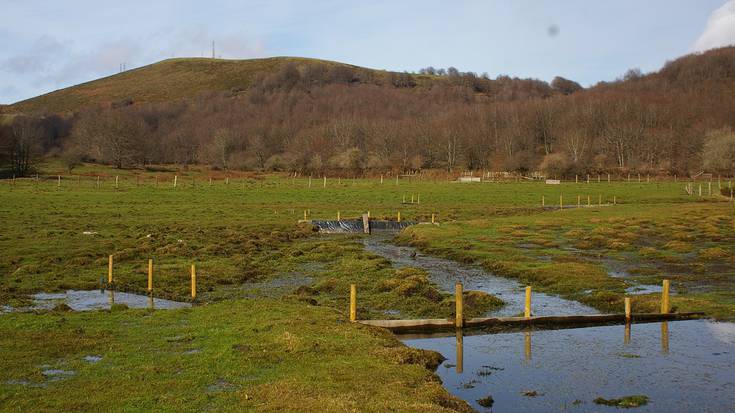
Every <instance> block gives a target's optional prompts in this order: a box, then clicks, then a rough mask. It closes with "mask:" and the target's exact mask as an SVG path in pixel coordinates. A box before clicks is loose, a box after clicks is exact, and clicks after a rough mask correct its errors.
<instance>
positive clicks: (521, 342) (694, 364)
mask: <svg viewBox="0 0 735 413" xmlns="http://www.w3.org/2000/svg"><path fill="white" fill-rule="evenodd" d="M388 241H389V238H388V236H379V237H366V238H364V239H363V243H364V245H365V249H366V250H367V251H369V252H372V253H374V254H377V255H380V256H382V257H384V258H386V259H388V260H390V261H391V262H392V263H393V265H395V266H397V267H414V268H421V269H423V270H425V271H426V272H427V273H428V275H429V277H430V279H431V281H433V282H434V283H436V284H437V285H438V286H439V287H440V288H442V289H443V290H445V291H447V292H451V291H452V290H453V288H454V283H455V282H461V283H462V284H463V285H464V286H465V289H466V290H480V291H484V292H487V293H489V294H492V295H495V296H497V297H499V298H501V299H502V300H504V301H505V302H506V305H505V306H504V307H503V308H502V309H500V310H498V311H495V312H493V313H491V314H489V315H496V316H503V315H516V314H518V313H520V312H521V311H522V309H523V300H524V289H523V286H522V285H520V284H519V283H518V282H516V281H515V280H511V279H507V278H503V277H498V276H495V275H493V274H490V273H487V272H485V271H483V270H482V269H480V268H476V267H472V266H463V265H461V264H458V263H456V262H454V261H450V260H445V259H441V258H436V257H431V256H426V255H423V254H421V253H420V252H419V251H418V250H416V249H415V248H411V247H405V246H396V245H392V244H390V243H389V242H388ZM533 311H534V313H535V314H537V315H569V314H595V313H597V311H596V310H594V309H593V308H590V307H588V306H585V305H583V304H580V303H578V302H576V301H570V300H565V299H562V298H559V297H556V296H553V295H548V294H543V293H535V294H534V296H533ZM402 339H403V341H404V343H405V344H406V345H408V346H411V347H415V348H421V349H427V350H434V351H437V352H439V353H441V354H442V355H443V356H444V357H445V358H447V360H446V361H445V362H444V363H443V364H442V365H441V366H440V367H439V368H438V370H437V374H438V375H439V376H440V378H441V379H442V383H443V384H444V386H445V387H446V388H447V390H448V391H449V392H450V393H452V394H453V395H455V396H457V397H459V398H462V399H464V400H466V401H467V402H468V403H470V405H472V406H473V407H474V408H475V409H477V410H478V411H481V412H482V411H494V412H503V411H505V412H511V411H512V412H515V411H523V412H550V411H580V412H583V411H585V412H586V411H610V412H612V411H618V408H617V407H613V406H607V405H602V404H597V403H595V402H594V400H595V399H597V398H598V397H601V398H603V399H607V400H610V399H618V398H622V397H626V396H634V395H640V396H645V397H646V398H647V404H645V405H643V406H641V407H639V408H637V409H636V411H640V412H735V373H733V371H735V324H733V323H715V322H710V321H705V320H690V321H675V322H662V323H652V324H634V325H632V326H631V325H628V326H600V327H587V328H577V329H564V330H533V331H532V330H528V331H521V332H508V333H497V334H485V335H472V336H466V337H463V336H462V335H461V332H460V333H458V334H457V335H456V336H452V337H434V338H420V337H419V336H403V337H402ZM488 396H489V397H490V398H488ZM483 399H484V400H483ZM480 400H483V402H482V404H481V403H480ZM491 400H492V402H491Z"/></svg>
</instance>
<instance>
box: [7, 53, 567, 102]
mask: <svg viewBox="0 0 735 413" xmlns="http://www.w3.org/2000/svg"><path fill="white" fill-rule="evenodd" d="M287 66H290V68H295V69H296V70H297V71H298V72H299V73H298V74H297V73H294V72H293V71H291V70H290V68H289V67H287ZM432 70H433V69H432ZM296 78H298V79H299V80H300V82H301V86H302V87H303V88H311V87H314V86H322V85H325V84H334V83H341V84H363V85H365V84H368V85H378V86H387V87H390V88H404V89H427V88H430V87H433V86H436V85H443V86H452V87H463V88H467V89H468V90H472V91H473V92H474V93H475V94H476V95H477V96H478V97H484V98H491V99H498V100H518V99H527V98H534V97H549V96H551V95H553V94H555V93H564V92H563V91H562V90H555V89H554V86H553V85H549V84H548V83H546V82H544V81H540V80H536V79H519V78H511V77H508V76H500V77H498V78H497V79H494V80H493V79H490V78H488V77H483V76H478V75H477V74H476V73H472V72H459V71H458V70H456V69H454V68H449V69H447V71H446V72H444V71H442V72H440V73H438V74H429V73H425V72H424V73H419V74H416V73H406V72H389V71H385V70H375V69H368V68H364V67H359V66H354V65H349V64H345V63H339V62H333V61H327V60H320V59H311V58H301V57H272V58H264V59H249V60H225V59H207V58H180V59H168V60H164V61H161V62H158V63H154V64H151V65H148V66H144V67H141V68H138V69H132V70H128V71H126V72H123V73H119V74H115V75H112V76H108V77H105V78H101V79H97V80H93V81H90V82H86V83H82V84H79V85H76V86H71V87H68V88H65V89H60V90H57V91H54V92H51V93H47V94H44V95H41V96H37V97H34V98H30V99H27V100H23V101H20V102H16V103H14V104H11V105H6V106H5V107H0V113H27V114H32V113H65V112H67V113H68V112H75V111H79V110H81V109H84V108H88V107H92V106H100V105H101V106H103V107H104V106H111V105H112V106H125V105H127V104H129V103H134V104H136V105H140V104H146V103H166V102H172V101H175V100H178V99H187V98H188V99H191V98H195V97H197V96H198V95H200V94H202V93H208V92H214V93H216V92H236V93H239V92H242V91H246V90H248V89H249V88H250V87H251V86H252V85H253V84H254V83H258V85H260V86H262V88H263V89H271V90H272V89H282V88H283V87H284V86H287V87H291V86H293V80H294V79H296ZM258 80H260V82H257V81H258Z"/></svg>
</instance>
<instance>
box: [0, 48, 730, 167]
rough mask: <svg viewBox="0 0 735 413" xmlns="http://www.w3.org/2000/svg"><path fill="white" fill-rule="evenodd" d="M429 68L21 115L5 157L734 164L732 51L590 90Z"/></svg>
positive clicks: (365, 163)
mask: <svg viewBox="0 0 735 413" xmlns="http://www.w3.org/2000/svg"><path fill="white" fill-rule="evenodd" d="M421 75H422V76H426V77H428V79H429V80H430V81H429V82H428V83H427V82H426V79H424V80H423V81H422V82H423V84H421V85H419V82H417V77H416V76H415V75H412V74H407V73H390V74H388V75H387V76H386V77H384V78H376V77H375V75H374V74H373V73H371V72H370V71H366V70H364V69H359V68H351V67H348V66H341V67H339V68H334V67H328V66H325V65H320V64H319V63H311V64H301V65H285V66H284V67H282V68H281V70H279V71H278V72H276V73H271V74H267V75H263V76H261V77H260V78H259V79H257V80H256V81H255V82H254V84H253V85H252V86H251V87H249V88H248V89H247V90H242V91H226V92H212V93H207V94H203V95H200V96H198V97H197V98H195V99H190V100H185V101H178V102H168V103H160V104H145V105H137V104H135V102H132V101H126V102H117V103H116V104H114V105H109V106H107V107H94V108H88V109H86V110H83V111H81V112H78V113H75V114H73V115H70V116H59V115H50V116H49V115H47V116H16V117H15V118H14V120H13V121H12V122H7V121H6V122H4V126H0V163H3V164H4V165H6V170H8V171H10V170H12V171H13V173H16V174H18V175H23V174H27V173H28V172H29V171H31V170H32V163H33V159H35V158H37V157H38V156H40V155H41V154H44V153H49V152H52V153H56V152H58V153H59V154H60V155H61V156H62V157H63V159H64V160H65V162H66V163H67V165H68V166H69V167H70V168H73V167H74V165H76V164H78V163H79V162H80V161H82V160H88V161H96V162H102V163H107V164H110V165H113V166H115V167H118V168H128V167H141V166H146V165H151V164H179V165H182V166H186V165H191V164H208V165H211V166H212V167H214V168H220V169H245V170H269V171H294V172H301V173H324V172H329V171H338V172H339V173H342V174H345V175H353V176H360V175H364V174H367V173H381V172H385V171H396V172H398V171H411V170H420V169H445V170H448V171H455V170H495V171H517V172H522V173H526V172H530V171H537V170H541V171H544V172H545V173H547V174H549V175H555V176H569V175H574V174H580V175H581V174H586V173H607V172H614V173H625V172H645V173H651V174H679V175H686V174H690V173H697V172H699V171H701V170H704V169H706V170H708V171H710V172H719V173H725V174H731V173H732V172H733V165H734V163H735V134H734V133H733V132H732V128H733V127H735V125H734V124H733V123H735V93H733V92H735V49H734V48H724V49H718V50H714V51H710V52H707V53H705V54H701V55H690V56H685V57H683V58H681V59H678V60H676V61H673V62H670V63H668V64H667V65H666V66H664V68H662V69H661V70H660V71H659V72H656V73H652V74H648V75H644V74H642V73H640V71H638V70H631V71H629V72H628V73H626V74H625V75H624V76H623V77H621V78H620V79H618V80H616V81H614V82H607V83H605V82H601V83H600V84H597V85H595V86H594V87H591V88H588V89H584V88H582V87H581V86H580V85H579V84H577V83H576V82H573V81H570V80H568V79H564V78H556V79H554V81H552V82H551V83H550V84H549V83H546V82H542V81H538V80H531V79H513V78H509V77H506V76H499V77H498V78H496V79H490V78H489V77H488V76H486V75H479V76H478V75H476V74H474V73H471V72H464V73H463V72H459V71H458V70H456V69H454V68H450V69H447V70H438V69H433V68H426V69H422V70H421ZM418 80H419V81H421V79H418Z"/></svg>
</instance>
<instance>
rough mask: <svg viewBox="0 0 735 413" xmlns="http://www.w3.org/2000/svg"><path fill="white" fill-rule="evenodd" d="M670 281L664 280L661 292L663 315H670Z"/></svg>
mask: <svg viewBox="0 0 735 413" xmlns="http://www.w3.org/2000/svg"><path fill="white" fill-rule="evenodd" d="M669 286H670V282H669V280H664V282H663V288H662V290H661V314H668V313H669Z"/></svg>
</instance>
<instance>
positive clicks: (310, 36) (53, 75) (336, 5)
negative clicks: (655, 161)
mask: <svg viewBox="0 0 735 413" xmlns="http://www.w3.org/2000/svg"><path fill="white" fill-rule="evenodd" d="M0 15H1V16H2V25H0V103H13V102H16V101H19V100H23V99H27V98H30V97H33V96H37V95H39V94H43V93H47V92H50V91H53V90H56V89H60V88H64V87H68V86H72V85H75V84H78V83H81V82H85V81H89V80H93V79H96V78H99V77H103V76H108V75H111V74H114V73H117V72H119V71H120V67H121V65H122V64H125V67H126V68H127V69H132V68H135V67H140V66H144V65H147V64H151V63H154V62H157V61H160V60H163V59H167V58H171V57H199V56H211V55H212V42H213V41H214V42H215V54H216V56H217V57H221V58H226V59H247V58H257V57H270V56H304V57H314V58H321V59H328V60H335V61H340V62H345V63H351V64H355V65H359V66H365V67H370V68H375V69H386V70H394V71H409V72H410V71H418V70H419V69H421V68H423V67H427V66H433V67H436V68H439V67H444V68H446V67H449V66H454V67H456V68H458V69H459V70H461V71H473V72H476V73H478V74H479V73H483V72H486V73H488V74H489V75H490V76H491V77H493V78H494V77H496V76H498V75H510V76H518V77H524V78H525V77H532V78H537V79H542V80H546V81H550V80H551V79H553V78H554V77H555V76H563V77H566V78H569V79H572V80H575V81H578V82H580V83H581V84H583V85H585V86H589V85H592V84H594V83H597V82H598V81H601V80H614V79H615V78H617V77H619V76H621V75H622V74H623V73H625V72H626V71H627V70H628V69H631V68H639V69H641V70H642V71H643V72H649V71H654V70H658V69H659V68H660V67H661V66H663V65H664V64H665V63H666V62H667V61H669V60H672V59H675V58H677V57H679V56H682V55H685V54H687V53H692V52H700V51H704V50H707V49H711V48H714V47H721V46H726V45H730V44H735V0H645V1H640V0H615V1H613V0H596V1H589V0H478V1H473V0H455V1H446V0H443V1H434V0H422V1H413V0H403V1H395V0H393V1H390V0H371V1H350V0H310V1H297V0H290V1H289V0H270V1H267V0H240V1H237V0H208V1H201V0H156V1H151V0H145V1H138V0H126V1H115V2H112V1H107V0H66V1H58V0H0Z"/></svg>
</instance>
